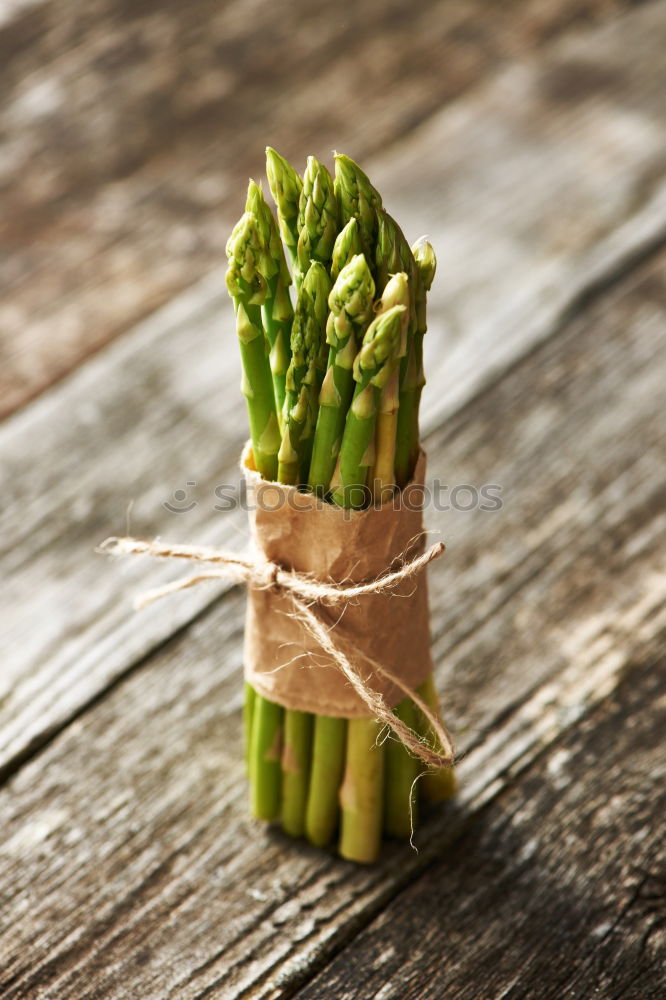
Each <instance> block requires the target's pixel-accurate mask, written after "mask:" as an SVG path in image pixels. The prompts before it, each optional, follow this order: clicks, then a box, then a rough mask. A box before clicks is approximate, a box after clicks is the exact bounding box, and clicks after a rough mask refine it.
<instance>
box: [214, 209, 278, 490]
mask: <svg viewBox="0 0 666 1000" xmlns="http://www.w3.org/2000/svg"><path fill="white" fill-rule="evenodd" d="M262 253H263V251H262V246H261V241H260V239H259V235H258V230H257V220H256V216H255V215H254V214H253V213H252V212H246V213H245V214H244V215H243V216H242V217H241V219H240V220H239V221H238V222H237V224H236V225H235V226H234V229H233V232H232V234H231V236H230V237H229V241H228V243H227V257H228V260H229V267H228V269H227V275H226V282H227V289H228V291H229V294H230V295H231V297H232V299H233V302H234V310H235V313H236V332H237V334H238V339H239V342H240V350H241V362H242V365H243V381H242V384H241V390H242V392H243V394H244V396H245V399H246V402H247V410H248V417H249V422H250V436H251V438H252V451H253V453H254V461H255V465H256V468H257V471H258V472H259V473H260V474H261V476H262V477H263V478H264V479H269V480H275V476H276V473H277V453H278V449H279V447H280V432H279V427H278V420H277V412H276V409H275V395H274V390H273V379H272V375H271V369H270V364H269V360H268V353H267V341H266V337H265V335H264V330H263V326H262V322H261V306H262V304H263V303H264V301H265V299H266V294H267V285H266V279H265V278H264V277H263V275H262V274H261V272H260V270H259V268H258V260H259V258H260V256H261V254H262Z"/></svg>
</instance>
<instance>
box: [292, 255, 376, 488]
mask: <svg viewBox="0 0 666 1000" xmlns="http://www.w3.org/2000/svg"><path fill="white" fill-rule="evenodd" d="M374 293H375V283H374V281H373V280H372V275H371V274H370V270H369V268H368V265H367V263H366V260H365V257H364V256H363V254H357V255H356V256H355V257H353V258H352V260H351V261H350V262H349V263H348V264H346V265H345V266H344V267H343V268H342V270H341V271H340V274H339V275H338V279H337V281H336V282H335V284H334V286H333V289H332V290H331V294H330V296H329V299H328V305H329V308H330V310H331V311H330V313H329V315H328V320H327V323H326V342H327V344H328V345H329V352H328V367H327V370H326V376H325V378H324V380H323V383H322V387H321V392H320V393H319V412H318V414H317V426H316V430H315V435H314V447H313V452H312V462H311V464H310V475H309V479H308V483H309V485H310V487H311V488H312V489H313V490H314V491H315V492H317V493H318V494H320V495H324V494H325V493H326V492H327V490H328V488H329V485H330V482H331V477H332V475H333V471H334V469H335V463H336V460H337V457H338V452H339V450H340V442H341V440H342V432H343V430H344V427H345V418H346V416H347V410H348V409H349V404H350V402H351V399H352V396H353V393H354V375H353V366H354V358H355V357H356V353H357V351H358V347H359V343H360V340H361V337H362V335H363V333H364V332H365V329H366V328H367V326H368V323H369V322H370V318H371V316H372V299H373V295H374Z"/></svg>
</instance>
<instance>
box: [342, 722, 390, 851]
mask: <svg viewBox="0 0 666 1000" xmlns="http://www.w3.org/2000/svg"><path fill="white" fill-rule="evenodd" d="M381 729H382V727H381V724H380V723H379V722H377V720H376V719H349V721H348V722H347V759H346V763H345V776H344V779H343V781H342V787H341V788H340V809H341V815H342V820H341V824H340V854H341V855H342V857H343V858H347V859H348V860H349V861H360V862H365V863H370V862H371V861H376V860H377V857H378V855H379V851H380V848H381V841H382V820H383V795H384V747H383V746H381V745H380V744H379V742H378V737H379V735H380V733H381Z"/></svg>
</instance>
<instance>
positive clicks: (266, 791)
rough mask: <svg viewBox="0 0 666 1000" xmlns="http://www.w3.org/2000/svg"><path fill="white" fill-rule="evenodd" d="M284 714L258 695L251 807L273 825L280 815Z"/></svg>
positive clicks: (252, 764) (251, 747)
mask: <svg viewBox="0 0 666 1000" xmlns="http://www.w3.org/2000/svg"><path fill="white" fill-rule="evenodd" d="M283 721H284V711H283V709H282V708H280V706H279V705H275V704H274V703H273V702H272V701H269V700H268V699H267V698H264V697H263V696H262V695H260V694H257V693H255V697H254V712H253V719H252V737H251V741H250V805H251V808H252V814H253V816H256V818H257V819H263V820H267V821H268V822H271V821H272V820H274V819H277V818H278V816H279V815H280V801H281V797H282V770H281V757H282V732H283Z"/></svg>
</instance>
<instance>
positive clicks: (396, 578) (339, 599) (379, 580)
mask: <svg viewBox="0 0 666 1000" xmlns="http://www.w3.org/2000/svg"><path fill="white" fill-rule="evenodd" d="M444 549H445V546H444V544H443V543H442V542H435V544H434V545H431V546H430V548H428V549H426V550H425V551H424V552H422V553H421V554H419V555H417V556H414V557H413V558H404V559H403V560H402V563H401V565H400V567H399V568H398V569H394V570H387V571H386V572H384V573H381V574H380V575H379V576H377V577H376V578H375V579H374V580H370V581H368V582H367V583H355V584H337V583H324V582H321V581H319V580H315V579H313V578H312V577H311V576H309V575H307V574H305V573H298V572H296V571H295V570H288V569H284V567H282V566H279V565H278V564H277V563H273V562H270V561H268V560H267V559H265V558H264V557H263V556H262V555H260V554H259V553H257V554H256V555H255V554H253V553H248V554H244V555H237V554H236V553H233V552H226V551H224V550H221V549H214V548H209V547H206V546H196V545H173V544H169V543H167V542H158V541H153V542H142V541H140V540H139V539H136V538H107V539H106V541H104V542H102V544H101V545H100V546H99V548H98V549H97V551H98V552H103V553H106V554H109V555H114V556H120V555H149V556H154V557H157V558H160V559H185V560H187V561H188V562H200V563H212V564H213V565H214V566H215V568H214V569H209V570H202V571H200V572H198V573H195V574H193V575H192V576H186V577H182V578H181V579H179V580H174V581H173V582H172V583H167V584H165V585H164V586H162V587H157V588H156V589H154V590H149V591H147V592H146V593H145V594H142V595H140V596H139V597H137V598H136V599H135V601H134V606H135V608H137V609H139V608H145V607H147V606H148V605H149V604H152V603H153V601H158V600H160V599H161V598H162V597H166V596H168V595H169V594H174V593H176V592H177V591H180V590H187V589H188V588H189V587H195V586H197V585H198V584H200V583H203V582H204V581H206V580H221V579H223V580H230V581H231V582H232V583H251V584H252V585H253V586H254V587H263V588H271V587H274V588H276V589H277V590H280V591H282V592H283V593H285V594H287V595H288V596H289V598H290V600H291V602H292V605H293V607H294V613H295V615H296V616H297V618H298V619H299V620H300V621H301V623H302V624H303V626H304V627H305V628H306V629H307V630H308V632H310V634H311V635H312V637H313V638H314V639H315V641H316V642H317V643H318V644H319V646H321V648H322V649H323V650H324V652H326V653H327V654H328V655H329V656H330V658H331V659H332V660H333V662H334V663H335V665H336V667H337V668H338V670H340V672H341V673H342V674H344V676H345V677H346V678H347V680H348V682H349V683H350V684H351V686H352V687H353V689H354V691H356V693H357V694H358V696H359V697H360V698H361V700H362V701H363V702H364V703H365V704H366V705H367V707H368V710H369V714H370V715H372V716H375V717H376V718H378V719H380V720H381V721H382V722H383V723H384V724H385V725H386V726H388V727H389V728H390V729H391V730H392V732H393V733H394V734H395V736H397V738H398V739H399V740H400V742H401V743H402V744H403V745H404V746H405V747H406V748H407V749H408V750H409V751H411V753H413V754H414V756H416V757H418V758H419V760H422V761H423V763H424V764H427V765H428V766H429V767H434V768H440V767H450V766H451V765H452V764H453V759H454V749H453V743H452V740H451V737H450V736H449V734H448V732H447V730H446V728H445V726H444V725H443V723H442V722H441V720H440V719H439V717H438V716H437V713H436V712H433V711H432V709H431V708H430V707H429V706H428V705H427V704H426V702H425V701H424V700H423V699H422V698H421V697H420V695H419V694H417V692H416V691H414V690H413V689H412V688H410V687H409V685H407V684H405V682H404V681H403V680H402V679H401V678H400V677H398V676H397V675H396V674H394V673H392V672H391V671H389V670H387V669H386V667H384V666H382V664H381V663H378V662H377V661H376V660H374V659H373V658H372V657H370V656H368V655H367V654H366V653H364V652H363V651H362V650H359V649H356V647H354V649H353V657H354V659H356V658H357V657H360V658H362V659H363V660H365V662H366V663H367V664H368V665H369V666H371V667H372V670H373V671H374V672H375V673H377V674H378V675H380V676H382V677H384V678H386V679H387V680H389V681H390V682H391V683H392V684H395V686H396V687H397V688H399V689H400V690H401V691H402V692H403V693H404V694H405V695H406V696H407V697H409V698H411V700H412V701H413V702H414V704H415V705H416V706H417V707H418V708H419V709H420V711H421V712H422V713H423V715H424V716H425V717H426V719H427V720H428V723H429V725H430V728H431V732H432V736H433V738H434V742H435V747H437V749H436V748H434V747H432V746H430V745H429V744H428V743H427V742H426V741H425V740H424V739H422V738H421V737H420V736H418V734H417V733H415V732H414V730H412V729H411V728H410V727H409V726H407V725H406V724H405V723H404V722H403V721H402V720H401V719H399V718H398V717H397V716H396V715H395V714H394V713H393V711H392V710H391V708H390V707H389V706H388V705H387V704H386V701H385V700H384V697H383V696H382V695H381V694H380V693H379V692H377V691H374V690H373V688H372V687H371V685H370V684H369V683H368V681H367V679H366V678H365V677H364V676H363V674H362V673H361V671H360V670H359V668H358V667H357V666H356V665H355V663H354V662H353V660H352V659H351V658H350V656H348V655H347V653H346V652H345V648H344V647H345V646H346V645H347V643H346V642H345V641H344V638H341V637H340V635H339V633H336V636H335V639H333V638H331V632H332V631H333V629H334V628H335V627H336V626H331V625H328V624H327V623H326V622H325V621H323V620H322V618H321V617H320V616H319V614H318V613H317V612H316V611H315V610H313V605H315V604H317V603H319V604H323V605H335V604H340V603H346V602H348V601H351V600H354V599H355V598H358V597H362V596H364V595H366V594H380V593H385V592H387V591H389V590H391V589H392V588H393V587H395V586H397V584H399V583H401V582H402V581H404V580H409V579H410V578H412V577H415V576H416V575H417V574H418V573H420V572H421V571H422V570H423V569H425V567H426V566H427V565H428V563H430V562H432V561H433V559H437V558H439V556H441V555H442V553H443V552H444Z"/></svg>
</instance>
